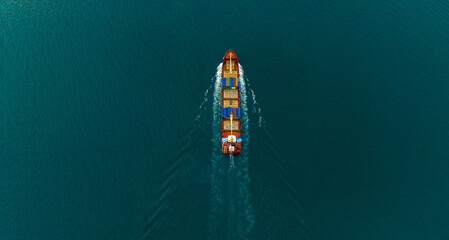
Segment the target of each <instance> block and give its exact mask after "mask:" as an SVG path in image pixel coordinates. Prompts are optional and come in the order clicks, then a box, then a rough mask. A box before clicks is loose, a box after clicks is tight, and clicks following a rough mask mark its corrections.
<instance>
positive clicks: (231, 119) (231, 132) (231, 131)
mask: <svg viewBox="0 0 449 240" xmlns="http://www.w3.org/2000/svg"><path fill="white" fill-rule="evenodd" d="M231 136H232V113H231Z"/></svg>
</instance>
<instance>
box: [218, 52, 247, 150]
mask: <svg viewBox="0 0 449 240" xmlns="http://www.w3.org/2000/svg"><path fill="white" fill-rule="evenodd" d="M239 77H240V76H239V62H238V59H237V55H235V53H234V51H232V50H231V49H229V50H228V51H227V52H226V54H225V56H224V57H223V65H222V72H221V146H222V152H223V153H224V154H231V155H233V154H239V153H240V151H241V148H242V138H241V134H240V133H241V128H240V126H241V124H240V122H241V120H240V78H239Z"/></svg>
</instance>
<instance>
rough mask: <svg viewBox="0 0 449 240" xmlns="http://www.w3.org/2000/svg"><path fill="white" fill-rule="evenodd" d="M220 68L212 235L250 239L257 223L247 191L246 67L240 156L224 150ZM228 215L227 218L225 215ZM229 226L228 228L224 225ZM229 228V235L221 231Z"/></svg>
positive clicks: (242, 80) (216, 95)
mask: <svg viewBox="0 0 449 240" xmlns="http://www.w3.org/2000/svg"><path fill="white" fill-rule="evenodd" d="M221 69H222V64H220V65H219V66H218V67H217V73H216V82H215V84H214V96H213V99H214V100H213V107H212V108H213V118H212V119H213V123H212V128H213V139H212V141H213V146H214V147H213V151H212V159H211V160H212V171H211V208H212V209H211V218H210V222H209V223H210V226H209V227H210V230H211V236H210V239H223V238H226V239H248V237H249V235H250V233H251V229H252V227H253V225H254V222H255V220H254V215H253V210H252V206H251V204H250V194H249V191H248V184H249V181H250V179H249V175H248V161H249V154H248V144H249V140H250V135H249V115H248V101H247V98H248V97H247V90H246V84H245V78H244V71H243V68H242V66H241V65H240V64H239V74H240V83H241V88H240V91H241V92H240V100H241V102H240V106H241V111H242V119H243V121H242V123H241V128H242V133H241V135H242V140H243V147H242V152H241V154H240V155H239V156H226V155H223V154H222V153H221V144H220V142H219V141H220V139H221V122H220V117H221V115H220V113H221V111H220V108H221ZM224 218H225V219H224ZM225 226H227V228H226V227H225ZM222 231H226V232H227V234H226V235H227V236H226V235H221V234H219V232H222Z"/></svg>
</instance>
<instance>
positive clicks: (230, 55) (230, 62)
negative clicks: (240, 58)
mask: <svg viewBox="0 0 449 240" xmlns="http://www.w3.org/2000/svg"><path fill="white" fill-rule="evenodd" d="M229 70H230V71H231V72H230V74H229V77H232V52H230V53H229Z"/></svg>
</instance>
